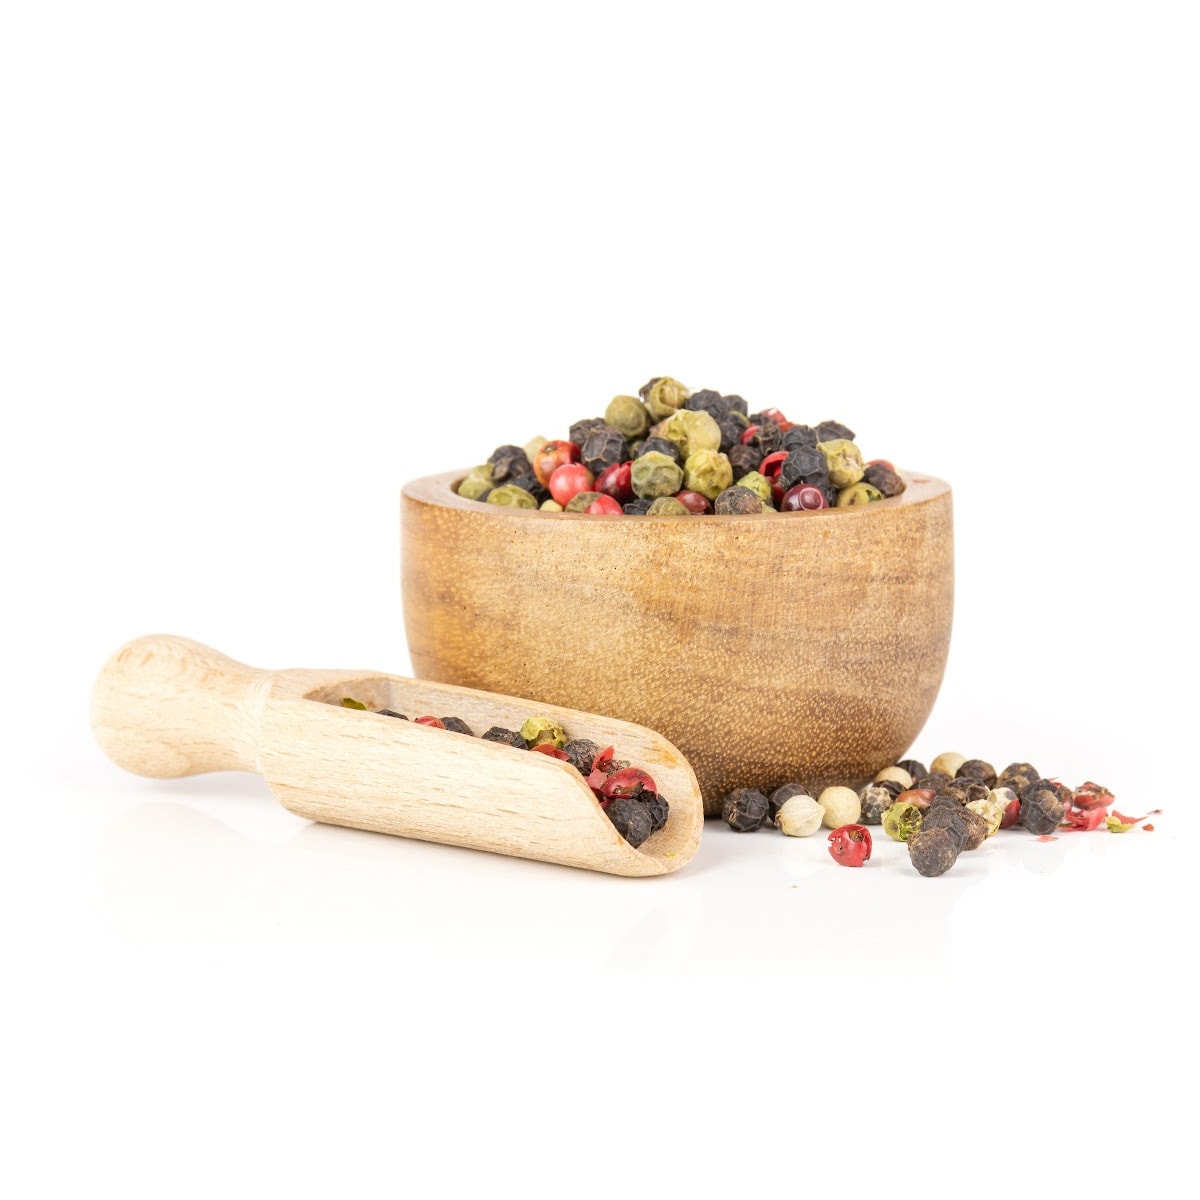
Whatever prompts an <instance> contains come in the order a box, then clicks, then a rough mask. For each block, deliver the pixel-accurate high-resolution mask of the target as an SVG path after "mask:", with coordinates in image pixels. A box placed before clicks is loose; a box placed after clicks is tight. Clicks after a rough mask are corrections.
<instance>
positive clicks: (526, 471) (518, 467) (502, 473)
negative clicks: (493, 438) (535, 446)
mask: <svg viewBox="0 0 1200 1200" xmlns="http://www.w3.org/2000/svg"><path fill="white" fill-rule="evenodd" d="M488 462H489V463H490V464H491V467H492V482H493V483H512V482H514V480H515V478H516V477H517V476H518V475H532V474H533V464H532V463H531V462H530V461H529V458H528V456H527V455H526V453H525V451H524V450H522V449H521V447H520V446H497V447H496V449H495V450H493V451H492V454H491V457H490V458H489V459H488ZM526 490H528V489H526Z"/></svg>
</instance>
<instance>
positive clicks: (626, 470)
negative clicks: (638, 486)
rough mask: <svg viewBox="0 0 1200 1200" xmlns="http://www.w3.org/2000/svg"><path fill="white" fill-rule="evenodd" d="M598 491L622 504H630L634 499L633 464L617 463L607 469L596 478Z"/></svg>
mask: <svg viewBox="0 0 1200 1200" xmlns="http://www.w3.org/2000/svg"><path fill="white" fill-rule="evenodd" d="M596 491H598V492H603V493H604V495H606V496H611V497H612V498H613V499H614V500H616V501H618V502H619V503H621V504H628V503H629V502H630V501H631V500H632V499H633V498H634V496H633V463H631V462H623V463H617V464H616V465H615V466H611V467H605V468H604V470H603V471H601V472H600V474H599V475H597V476H596Z"/></svg>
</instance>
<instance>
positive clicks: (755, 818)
mask: <svg viewBox="0 0 1200 1200" xmlns="http://www.w3.org/2000/svg"><path fill="white" fill-rule="evenodd" d="M770 808H771V803H770V801H769V800H768V799H767V798H766V796H764V795H763V794H762V792H758V791H755V790H754V789H753V788H738V789H737V791H733V792H730V793H729V795H728V796H726V797H725V803H724V804H723V805H722V808H721V815H722V816H723V817H724V818H725V824H726V825H728V826H729V828H730V829H735V830H737V832H738V833H753V832H754V830H756V829H758V828H759V827H760V826H761V825H762V823H763V822H764V821H765V820H766V819H767V814H768V812H769V811H770Z"/></svg>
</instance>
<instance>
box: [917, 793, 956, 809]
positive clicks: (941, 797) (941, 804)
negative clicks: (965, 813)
mask: <svg viewBox="0 0 1200 1200" xmlns="http://www.w3.org/2000/svg"><path fill="white" fill-rule="evenodd" d="M918 807H919V806H918ZM935 808H948V809H949V810H950V811H951V812H954V811H955V810H957V809H960V808H962V801H961V800H959V799H958V797H957V796H947V795H945V794H944V793H941V792H939V793H938V794H937V795H936V796H934V798H933V799H932V800H930V802H929V803H928V804H927V805H926V806H925V811H926V812H932V811H933V810H934V809H935Z"/></svg>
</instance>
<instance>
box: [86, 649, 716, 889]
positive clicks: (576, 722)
mask: <svg viewBox="0 0 1200 1200" xmlns="http://www.w3.org/2000/svg"><path fill="white" fill-rule="evenodd" d="M346 696H349V697H352V698H353V699H356V700H359V701H361V702H362V703H364V704H366V705H367V706H368V707H369V708H372V709H375V708H390V709H392V710H393V711H395V712H401V713H404V714H405V715H406V716H408V717H418V716H427V715H431V716H438V717H442V716H457V717H461V718H462V719H463V720H465V721H466V722H467V724H468V725H470V726H471V727H472V729H474V730H475V732H476V733H477V734H482V733H483V732H485V731H486V730H487V729H488V728H490V727H491V726H492V725H503V726H505V727H506V728H517V727H519V726H520V725H521V724H522V722H523V721H524V720H525V718H526V717H528V716H531V715H533V713H535V712H538V713H546V714H549V715H552V716H555V717H557V718H558V719H559V721H561V722H562V724H563V726H564V728H566V730H567V731H568V733H569V734H571V735H572V736H574V737H586V738H591V739H592V740H593V741H596V742H598V743H600V744H601V745H602V746H608V745H612V746H615V747H616V748H617V754H618V757H623V758H628V759H630V760H632V761H633V762H635V763H637V764H638V765H639V766H642V767H644V768H645V769H646V770H648V771H649V772H650V774H651V775H652V776H653V777H654V779H655V781H656V783H657V785H658V787H659V789H660V790H661V792H662V794H663V795H664V796H665V797H666V799H667V800H668V802H669V804H670V816H669V818H668V821H667V824H666V827H665V828H663V829H661V830H659V832H658V833H656V834H654V835H652V836H651V837H650V838H649V840H647V841H646V842H644V843H643V844H642V846H640V847H639V848H638V849H636V850H635V849H634V848H633V847H631V846H630V845H629V844H628V843H627V842H626V841H625V840H624V839H623V838H622V837H621V836H620V834H618V833H617V831H616V829H615V828H614V827H613V825H612V822H611V821H609V819H608V818H607V817H606V816H605V815H604V813H603V811H602V810H601V808H600V806H599V804H597V802H596V799H595V797H594V796H593V795H592V792H591V790H590V789H589V788H588V786H587V784H586V783H585V782H584V780H583V777H582V776H581V775H580V774H579V773H578V772H577V771H576V770H575V769H574V767H572V766H570V765H569V764H567V763H564V762H560V761H558V760H556V759H553V758H549V757H547V756H545V755H542V754H532V753H529V752H528V751H522V750H513V749H511V748H510V747H508V746H501V745H497V744H496V743H494V742H485V741H483V740H482V738H479V737H467V736H466V735H464V734H457V733H451V732H449V731H447V730H442V729H432V728H429V727H427V726H424V725H416V724H414V723H413V722H412V721H399V720H396V719H395V718H394V717H384V716H380V715H379V714H378V713H376V712H359V711H355V710H352V709H347V708H343V707H342V703H341V702H342V699H343V697H346ZM92 727H93V729H94V731H95V734H96V738H97V740H98V741H99V743H100V745H101V746H102V747H103V749H104V750H105V752H106V753H107V754H108V755H109V757H111V758H112V759H113V761H114V762H116V763H117V764H118V765H119V766H122V767H124V768H125V769H126V770H129V771H133V772H135V773H137V774H140V775H150V776H153V777H156V778H169V777H177V776H182V775H193V774H198V773H200V772H204V771H218V770H243V771H257V772H259V773H260V774H261V775H262V776H263V777H264V778H265V779H266V781H267V783H268V785H269V786H270V788H271V790H272V792H274V794H275V795H276V797H277V798H278V799H279V800H280V802H281V803H282V804H283V805H284V806H285V807H286V808H288V809H290V810H291V811H292V812H294V813H296V814H297V815H299V816H302V817H305V818H307V819H309V820H313V821H324V822H326V823H328V824H333V825H347V826H350V827H352V828H355V829H368V830H373V831H376V832H379V833H390V834H396V835H398V836H401V837H410V838H419V839H422V840H424V841H432V842H441V843H443V844H446V845H453V846H467V847H471V848H474V849H477V850H487V851H493V852H496V853H500V854H511V855H515V856H517V857H520V858H532V859H539V860H542V861H545V862H553V863H561V864H564V865H567V866H573V867H585V868H588V869H590V870H594V871H606V872H609V873H611V874H615V875H629V876H637V875H642V876H645V875H661V874H665V873H666V872H669V871H674V870H677V869H678V868H679V867H681V866H683V865H684V864H685V863H687V862H688V861H689V860H690V859H691V858H692V857H693V855H694V854H695V853H696V850H697V848H698V847H699V844H700V835H701V831H702V827H703V808H702V802H701V798H700V791H699V787H698V785H697V783H696V778H695V775H694V774H693V773H692V770H691V768H690V767H689V765H688V763H687V762H686V760H685V759H684V758H683V756H682V755H681V754H680V753H679V751H678V750H676V749H675V747H674V746H672V745H671V744H670V743H669V742H667V741H666V740H665V739H664V738H662V737H661V736H659V735H658V734H657V733H654V732H653V731H651V730H649V729H643V728H640V727H639V726H636V725H632V724H628V723H626V722H623V721H618V720H612V719H608V718H603V717H597V716H595V715H592V714H589V713H582V712H575V711H573V710H570V709H566V708H562V707H561V706H553V705H546V704H539V705H531V704H530V702H529V701H527V700H520V699H516V698H514V697H510V696H503V695H482V694H480V693H478V692H475V691H471V690H468V689H463V688H459V687H453V686H447V685H442V684H437V683H423V682H418V681H416V680H411V679H404V678H401V677H399V676H393V675H381V674H379V673H376V672H366V671H312V670H292V671H257V670H255V669H253V668H251V667H247V666H245V665H243V664H242V663H238V662H234V661H233V660H232V659H229V658H226V657H225V656H224V655H222V654H219V653H217V652H216V651H215V650H211V649H209V648H208V647H207V646H202V645H200V644H199V643H197V642H193V641H189V640H188V639H186V638H179V637H170V636H166V635H159V636H153V637H147V638H140V639H138V640H137V641H134V642H131V643H129V645H127V646H125V647H123V648H122V649H121V650H119V651H118V652H117V653H116V654H115V655H114V656H113V657H112V658H111V659H110V660H109V662H108V663H107V664H106V665H105V666H104V668H103V669H102V670H101V672H100V675H99V678H98V679H97V681H96V684H95V687H94V689H93V693H92Z"/></svg>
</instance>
